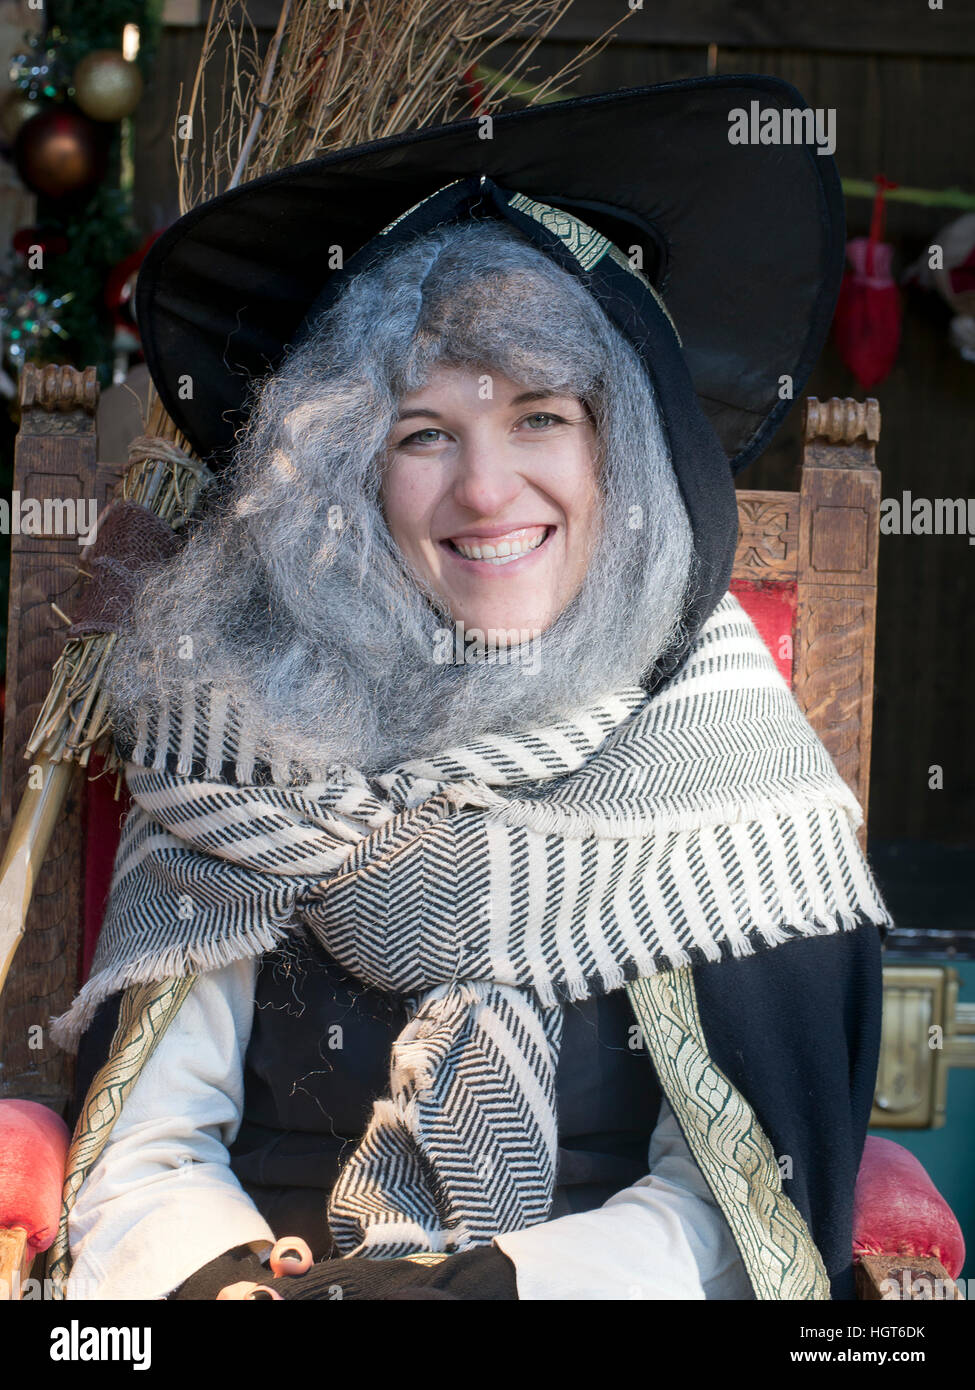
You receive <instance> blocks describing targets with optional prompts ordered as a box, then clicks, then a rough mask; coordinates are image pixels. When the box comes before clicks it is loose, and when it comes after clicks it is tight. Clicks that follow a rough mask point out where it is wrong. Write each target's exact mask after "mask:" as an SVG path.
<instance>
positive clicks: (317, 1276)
mask: <svg viewBox="0 0 975 1390" xmlns="http://www.w3.org/2000/svg"><path fill="white" fill-rule="evenodd" d="M244 1280H247V1281H249V1282H253V1283H255V1284H261V1285H263V1286H265V1287H266V1288H269V1289H274V1291H275V1292H276V1293H278V1294H280V1295H281V1297H282V1299H284V1300H286V1301H289V1302H290V1301H293V1300H302V1299H303V1300H306V1301H315V1302H321V1303H325V1302H330V1301H335V1302H337V1301H340V1300H343V1299H349V1298H352V1299H371V1300H374V1301H375V1300H386V1299H396V1300H399V1299H407V1298H409V1299H412V1298H421V1299H426V1298H448V1299H458V1300H459V1299H477V1300H480V1301H481V1302H496V1301H499V1300H502V1299H517V1297H518V1286H517V1281H516V1277H515V1267H514V1265H513V1264H512V1262H511V1260H509V1259H508V1257H507V1255H505V1254H504V1252H503V1251H501V1250H498V1249H497V1248H496V1247H495V1246H493V1245H482V1246H478V1247H477V1249H475V1250H463V1251H461V1252H460V1253H459V1254H457V1255H448V1256H447V1258H446V1259H445V1260H441V1261H440V1262H439V1263H438V1264H431V1265H423V1264H418V1263H416V1261H414V1260H402V1259H401V1260H370V1259H362V1258H358V1257H357V1258H354V1259H347V1260H322V1261H320V1262H319V1263H318V1264H314V1265H312V1267H311V1268H310V1269H309V1270H308V1272H307V1273H306V1274H297V1275H296V1274H289V1275H281V1276H278V1277H275V1276H273V1275H272V1274H271V1272H270V1270H269V1269H268V1267H267V1265H265V1264H263V1263H262V1262H261V1259H260V1257H259V1256H257V1255H255V1254H254V1252H253V1250H251V1249H250V1247H249V1246H246V1245H239V1246H237V1247H236V1248H235V1249H233V1250H228V1251H227V1252H226V1254H224V1255H218V1256H217V1258H216V1259H215V1260H211V1261H210V1263H209V1264H206V1265H204V1266H203V1268H202V1269H199V1270H197V1272H196V1273H195V1274H191V1275H190V1277H189V1279H187V1280H186V1281H185V1282H184V1283H182V1284H181V1285H180V1286H179V1288H178V1289H175V1290H174V1291H173V1292H172V1293H171V1294H170V1295H169V1298H170V1299H171V1300H173V1299H175V1300H180V1299H215V1298H216V1296H217V1294H218V1293H219V1292H220V1290H221V1289H223V1288H226V1287H227V1285H228V1284H237V1283H240V1282H242V1281H244ZM260 1297H261V1295H260V1294H258V1295H257V1298H258V1299H260Z"/></svg>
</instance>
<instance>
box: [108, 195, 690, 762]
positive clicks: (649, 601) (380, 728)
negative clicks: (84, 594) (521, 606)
mask: <svg viewBox="0 0 975 1390" xmlns="http://www.w3.org/2000/svg"><path fill="white" fill-rule="evenodd" d="M441 365H444V366H447V365H449V366H462V367H469V368H477V369H481V370H491V369H494V370H497V371H500V372H503V373H504V374H505V375H507V376H508V377H510V378H512V379H513V380H515V381H517V382H521V383H524V384H525V387H526V389H548V390H553V391H559V392H562V393H566V392H567V393H570V394H573V395H576V396H577V397H579V399H580V400H581V401H583V402H584V404H585V405H586V407H587V409H588V410H589V412H590V413H591V418H592V419H593V422H594V424H595V428H596V435H597V439H598V441H599V458H598V460H597V464H598V468H599V480H600V524H599V527H598V534H597V537H596V539H595V541H594V548H593V553H592V557H591V560H590V563H589V568H588V570H587V573H586V577H585V579H584V581H583V584H582V587H581V588H580V590H579V592H578V593H577V594H576V595H575V597H574V598H573V599H572V600H571V602H570V603H569V604H568V605H567V606H566V608H565V609H564V610H563V611H562V613H561V614H560V615H559V616H558V617H557V618H556V619H555V620H554V622H553V623H552V624H551V625H550V626H549V628H548V629H547V630H546V631H545V632H544V633H543V634H542V635H541V637H540V638H536V639H535V640H536V641H538V642H539V643H540V648H539V655H540V659H539V660H537V661H527V660H519V659H517V657H518V649H517V647H516V648H514V649H511V648H509V650H508V653H507V657H506V659H501V657H500V653H495V656H494V658H493V659H492V658H490V657H489V656H487V655H485V656H483V659H479V660H473V661H472V660H462V661H452V660H446V661H445V660H444V659H443V657H442V655H440V656H438V655H437V653H438V652H440V653H442V651H443V646H444V633H445V630H446V629H448V628H451V626H452V622H453V620H452V618H451V615H450V614H449V612H447V611H446V610H445V606H444V604H443V602H442V600H440V599H438V597H437V596H436V595H435V594H432V593H430V592H428V591H426V590H425V588H424V586H423V584H422V582H421V581H420V579H419V577H418V576H417V575H416V574H415V573H414V572H413V570H412V568H411V567H410V566H409V565H408V563H407V561H406V558H405V556H404V555H403V554H402V552H401V551H400V550H399V548H398V547H397V546H396V545H395V543H394V542H393V540H392V537H391V535H390V532H389V529H388V527H387V524H386V521H385V518H384V516H383V511H382V507H381V503H380V486H381V481H382V475H383V466H384V461H385V458H386V451H387V439H388V436H389V434H390V431H391V430H392V428H393V425H394V422H395V420H396V414H397V409H398V403H399V400H400V398H401V397H402V396H403V395H405V394H407V393H410V392H413V391H416V390H418V389H420V388H421V387H422V386H423V385H425V384H426V382H427V380H428V378H429V375H430V373H431V372H432V371H433V370H434V369H435V368H436V367H438V366H441ZM693 559H694V551H693V541H692V534H691V527H690V523H689V521H688V517H687V513H686V510H685V508H684V505H683V502H682V500H681V496H680V492H679V489H678V485H677V480H676V478H675V476H674V473H673V470H672V468H671V464H670V458H669V453H668V449H667V445H666V441H665V438H664V433H663V429H662V426H661V422H660V420H659V418H658V413H657V408H656V405H655V401H654V395H653V391H652V387H651V385H650V382H649V380H648V378H647V375H646V372H645V370H644V368H643V367H642V365H641V363H640V361H639V358H638V356H637V354H636V352H635V351H634V349H633V348H632V347H631V345H630V344H629V343H628V342H627V341H626V339H625V338H624V337H623V336H622V334H620V333H619V331H618V330H617V329H616V328H615V327H614V325H613V324H612V323H611V322H610V320H609V319H608V317H607V316H606V314H605V313H604V311H603V310H602V308H601V307H600V306H599V305H598V304H597V302H596V301H595V300H594V299H593V297H592V296H591V295H590V294H589V292H588V291H587V290H586V289H585V287H584V286H583V285H582V284H581V283H580V282H579V281H578V280H577V279H576V278H575V277H574V276H573V275H571V274H570V273H569V272H567V271H565V270H563V269H562V268H561V267H559V266H558V265H556V264H555V263H554V262H553V261H552V260H551V259H550V258H549V257H547V256H546V255H545V254H544V253H543V252H541V251H539V250H538V249H537V248H536V247H534V246H532V245H531V244H530V243H529V242H528V241H527V240H526V239H525V238H524V237H522V236H521V234H520V233H518V232H517V231H516V230H515V229H514V228H511V227H509V226H507V225H505V224H501V223H494V222H490V223H483V222H481V223H468V224H465V225H461V226H452V227H445V228H439V229H436V230H435V231H433V232H429V233H427V234H426V235H424V236H423V237H421V238H418V239H417V240H415V241H413V242H411V243H408V244H407V245H406V246H405V247H401V248H400V249H398V250H397V251H396V252H395V254H392V255H388V256H386V257H384V258H383V259H382V260H381V261H380V262H378V263H377V264H374V265H373V266H372V267H371V268H370V269H368V270H367V271H365V272H363V273H361V274H359V275H357V276H355V277H353V278H352V279H351V280H350V281H349V283H348V284H347V285H346V286H345V288H344V289H343V291H342V294H341V295H340V296H339V298H338V299H336V301H335V302H334V303H333V304H332V305H331V306H330V308H329V309H328V310H327V311H326V312H325V313H323V314H322V315H321V316H320V317H319V319H318V320H317V321H316V322H315V323H313V324H311V325H310V329H309V331H308V333H307V335H306V336H305V337H303V338H301V339H299V340H297V341H296V342H295V343H294V344H292V345H291V346H290V347H289V349H288V351H287V352H286V353H285V356H284V358H283V360H282V362H281V364H280V365H279V368H278V370H277V371H276V372H275V373H274V374H273V375H271V376H269V377H267V378H266V379H265V380H264V381H263V382H262V383H260V384H259V385H255V386H254V387H253V390H252V403H251V407H250V413H249V416H248V419H247V423H246V425H245V426H244V427H243V428H242V430H241V431H240V432H239V433H238V437H237V441H236V446H235V451H234V463H233V466H232V468H231V469H229V470H228V471H227V473H226V474H225V475H224V476H223V478H222V479H221V482H220V483H219V484H218V485H217V486H216V487H215V488H214V489H211V495H210V496H209V497H208V498H206V499H205V502H204V506H203V507H202V510H201V513H200V517H199V520H198V521H197V522H195V523H194V524H192V525H191V527H190V534H189V537H188V540H187V543H186V545H185V547H184V548H183V550H182V551H181V552H180V553H179V554H178V555H177V556H175V557H174V558H173V559H172V560H170V561H169V562H167V563H166V564H165V565H163V566H161V567H159V568H157V569H156V570H155V571H154V572H153V573H152V574H151V576H150V578H149V580H148V581H147V583H146V584H145V585H144V587H143V589H142V592H141V594H140V595H139V597H138V600H137V602H136V605H135V608H134V610H133V614H132V620H131V622H130V624H129V626H128V627H127V629H126V630H125V631H123V633H121V634H120V637H119V640H118V642H117V644H116V649H115V652H114V655H113V659H112V663H111V667H110V670H109V672H108V675H107V688H108V690H109V694H110V699H111V702H112V713H113V717H114V720H115V723H116V727H117V728H118V729H119V730H120V731H124V732H125V733H126V734H127V735H128V736H129V737H134V732H135V727H136V723H135V721H136V716H137V714H138V712H139V710H140V708H141V709H142V710H143V711H146V710H152V709H153V708H154V707H156V706H157V704H158V702H159V701H160V700H165V701H167V702H169V703H171V704H175V703H177V702H178V700H179V698H180V692H181V691H182V690H183V689H184V687H185V683H186V682H187V681H188V680H190V681H193V682H197V681H201V682H202V681H206V682H213V683H215V684H216V686H217V688H218V689H221V690H223V689H226V690H227V691H229V692H230V697H231V699H232V700H234V701H235V702H237V704H238V706H239V707H240V709H241V710H243V711H245V716H244V717H245V718H246V720H247V721H248V723H249V725H250V728H251V730H252V736H253V737H254V739H255V741H256V744H257V747H258V749H260V750H264V753H262V754H261V756H264V755H265V754H266V760H267V761H268V762H271V761H272V760H278V761H280V760H281V759H286V760H287V761H288V763H289V764H290V765H291V767H292V768H293V769H294V770H295V771H294V776H295V777H296V778H298V779H299V780H303V779H305V778H307V777H313V776H315V775H321V774H320V769H321V768H323V767H326V766H328V765H329V764H343V765H351V766H353V767H357V768H359V769H360V770H361V771H363V772H365V773H367V774H368V773H374V772H379V771H382V770H385V769H387V768H389V767H390V766H392V765H394V764H395V763H397V762H400V761H402V760H404V759H407V758H411V757H420V756H424V755H427V754H430V753H433V752H437V751H441V750H443V749H445V748H449V747H451V746H453V745H456V744H458V743H464V742H469V741H470V740H471V738H472V737H476V736H477V735H478V734H480V733H484V732H488V731H490V732H497V733H510V732H513V731H516V730H519V729H525V728H530V727H532V726H533V725H538V724H540V723H544V722H553V721H555V720H557V719H559V718H561V717H563V716H564V715H566V714H568V713H569V712H570V711H571V710H573V709H574V708H577V707H579V706H580V705H584V704H586V703H589V702H591V701H593V700H595V699H598V698H599V697H601V696H603V695H605V694H607V693H609V692H610V691H612V690H615V689H618V688H619V687H620V686H622V685H626V684H633V683H636V682H638V681H639V679H640V676H641V675H642V674H643V673H644V672H645V671H646V670H647V668H648V667H649V666H651V664H652V663H653V662H654V660H655V659H656V658H657V657H658V656H659V655H660V654H661V653H662V652H664V651H666V650H667V649H668V648H669V647H670V646H671V645H672V644H673V643H674V642H676V641H678V640H679V639H680V637H681V635H682V631H683V628H682V607H683V601H684V597H685V594H686V592H687V587H688V583H689V580H690V576H691V566H692V563H693ZM316 770H318V771H317V774H316Z"/></svg>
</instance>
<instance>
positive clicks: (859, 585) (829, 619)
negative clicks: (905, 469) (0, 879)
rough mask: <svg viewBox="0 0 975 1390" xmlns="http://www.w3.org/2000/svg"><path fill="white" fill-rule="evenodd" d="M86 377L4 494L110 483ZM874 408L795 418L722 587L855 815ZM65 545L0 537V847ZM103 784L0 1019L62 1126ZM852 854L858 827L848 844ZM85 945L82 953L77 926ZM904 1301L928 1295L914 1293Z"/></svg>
mask: <svg viewBox="0 0 975 1390" xmlns="http://www.w3.org/2000/svg"><path fill="white" fill-rule="evenodd" d="M97 401H98V385H97V381H96V377H95V371H94V368H87V369H86V370H85V371H76V370H74V369H73V368H70V367H46V368H44V369H36V368H34V367H31V366H28V367H26V368H25V370H24V373H23V377H22V381H21V408H22V419H21V425H20V432H19V436H18V440H17V447H16V459H15V477H14V490H15V497H16V495H17V494H18V493H19V494H20V495H21V496H22V497H28V496H29V497H32V498H39V499H44V498H51V499H55V498H60V499H64V498H68V497H73V498H79V499H80V498H93V499H95V501H96V503H97V506H98V509H99V512H100V511H101V509H102V508H103V507H104V506H105V505H107V503H108V501H109V500H110V496H111V489H112V487H113V485H114V483H115V482H116V481H117V478H118V476H119V474H120V472H121V469H120V468H119V467H118V466H115V465H112V466H108V465H102V464H100V463H99V462H98V460H97V438H96V427H95V411H96V406H97ZM879 431H880V411H879V407H878V405H877V402H876V401H873V400H868V401H866V402H858V401H853V400H844V401H841V400H835V399H834V400H832V401H830V402H828V403H821V402H819V401H817V400H815V399H813V398H810V399H809V400H807V402H806V404H805V422H804V445H803V457H802V467H801V481H800V487H799V490H798V491H797V492H772V491H764V492H762V491H747V490H742V491H739V493H738V505H739V518H740V536H739V544H738V550H737V555H736V559H735V566H734V576H733V583H732V587H733V590H734V591H735V593H736V594H737V595H738V597H739V599H740V601H741V602H742V604H743V606H744V607H745V608H746V609H747V610H748V611H749V613H750V615H751V616H752V618H753V620H754V621H755V623H756V625H757V626H758V628H759V631H760V632H761V634H762V636H763V638H764V640H765V641H766V643H767V644H768V646H769V649H770V650H771V652H772V654H773V656H774V657H775V658H776V660H777V662H778V663H779V667H780V669H781V670H782V671H783V674H784V675H785V676H786V677H787V679H790V680H791V682H792V686H793V690H794V692H795V695H796V698H797V699H798V702H799V704H800V706H801V707H802V709H803V711H804V712H805V714H806V716H807V717H808V719H809V720H810V722H811V723H812V725H813V727H814V728H815V729H816V732H817V733H818V734H819V736H820V737H821V738H822V740H823V742H824V743H825V745H826V747H827V749H828V750H829V752H830V755H831V756H832V758H833V760H834V762H835V763H836V766H837V768H838V770H839V772H840V773H841V775H842V776H843V777H844V779H845V780H846V782H847V783H848V785H849V786H850V787H851V788H852V790H853V792H854V793H855V795H856V796H857V799H858V800H859V802H860V804H861V805H862V806H863V807H864V810H865V811H866V807H867V805H868V795H869V769H870V738H871V710H872V703H873V651H874V631H875V621H876V599H877V543H878V526H879V508H880V475H879V472H878V470H877V468H876V465H875V461H874V452H875V447H876V443H877V440H878V437H879ZM79 552H80V547H79V544H78V542H77V540H76V539H75V538H74V537H71V536H56V535H49V536H48V535H45V536H43V537H41V536H33V535H31V536H27V535H16V534H15V535H12V536H11V576H10V621H9V630H8V642H7V693H6V710H5V714H4V724H3V760H2V806H0V833H2V835H3V837H4V839H6V835H7V832H8V831H9V827H10V823H11V819H12V816H13V814H14V812H15V811H16V808H17V805H18V803H19V800H20V796H21V793H22V791H23V788H24V785H25V782H26V778H27V773H28V765H27V763H26V762H25V760H24V758H23V749H24V747H25V744H26V742H27V739H28V737H29V735H30V732H31V730H32V728H33V725H34V721H35V718H36V716H37V713H38V710H39V708H40V705H41V703H42V702H43V700H44V697H45V695H46V693H47V689H48V680H49V675H50V671H51V667H52V665H53V663H54V661H55V659H56V658H57V656H58V655H59V652H60V649H61V646H62V634H63V632H64V627H65V621H66V619H65V617H63V616H60V615H59V613H58V610H60V613H61V614H63V615H70V614H71V613H72V612H73V610H74V607H75V604H76V601H77V599H78V596H79V593H80V589H81V584H82V583H83V577H82V575H81V574H80V572H79ZM113 787H114V779H111V785H110V779H108V778H105V777H102V778H101V779H100V780H91V774H90V773H89V776H88V777H85V776H83V775H81V774H76V776H75V780H74V782H73V787H72V791H71V794H70V795H69V797H68V800H67V804H66V805H65V807H64V810H63V813H62V815H61V817H60V820H59V822H58V824H57V827H56V829H55V831H54V835H53V839H52V842H51V848H50V851H49V854H48V858H47V861H46V864H45V867H44V868H43V870H42V872H41V875H40V877H39V880H38V884H37V888H36V890H35V894H34V899H33V903H32V906H31V909H30V915H29V919H28V928H27V934H26V937H25V939H24V941H23V943H22V945H21V947H20V950H19V952H18V954H17V957H16V958H15V961H14V964H13V968H12V970H11V973H10V976H9V978H8V981H7V984H6V988H5V990H4V994H3V998H2V1005H0V1059H2V1069H0V1096H3V1097H12V1098H22V1099H30V1100H34V1101H40V1102H41V1103H43V1104H44V1105H46V1106H48V1107H50V1108H52V1109H54V1110H56V1111H58V1112H59V1113H62V1114H63V1113H64V1111H65V1109H66V1107H67V1104H68V1101H69V1096H70V1094H71V1090H72V1059H71V1058H70V1057H69V1056H67V1055H66V1054H64V1053H62V1052H60V1051H59V1050H58V1049H57V1048H56V1047H54V1046H53V1044H49V1043H48V1042H47V1040H46V1030H45V1024H46V1020H47V1018H48V1017H49V1016H50V1015H52V1014H58V1013H60V1012H61V1011H63V1010H64V1009H65V1008H66V1007H67V1005H68V1003H69V1002H70V1000H71V998H72V996H73V995H74V993H75V991H76V989H77V988H78V986H79V984H80V983H81V982H82V979H83V975H84V972H85V969H86V965H87V961H88V960H89V959H90V953H91V948H92V946H93V936H94V932H95V931H96V930H97V926H98V924H99V923H100V920H101V914H102V912H103V910H104V902H105V897H106V894H107V889H108V877H109V872H110V869H111V861H112V858H113V857H114V851H115V845H116V844H117V840H118V834H119V826H120V820H121V817H122V813H123V812H124V809H125V806H126V798H125V796H124V795H123V798H122V799H121V800H120V801H114V800H113V796H112V792H113ZM860 834H861V843H863V844H864V845H865V842H866V826H865V825H864V827H863V829H862V830H861V832H860ZM86 922H87V925H88V940H87V943H86V942H85V924H86ZM895 1267H896V1268H897V1269H898V1270H907V1271H909V1274H910V1278H909V1279H905V1280H904V1281H903V1282H902V1286H903V1288H904V1290H905V1292H904V1293H903V1295H902V1296H904V1297H910V1296H912V1295H911V1293H910V1290H911V1289H913V1288H914V1287H915V1282H914V1281H915V1279H919V1278H923V1277H925V1276H927V1277H928V1278H929V1279H931V1280H938V1279H940V1280H943V1281H944V1282H943V1283H942V1284H940V1285H938V1287H939V1288H941V1289H943V1290H947V1293H945V1294H944V1295H943V1296H947V1297H956V1296H960V1295H958V1293H957V1289H956V1288H955V1286H954V1285H953V1283H952V1281H951V1280H950V1278H949V1277H948V1275H947V1272H946V1271H945V1270H944V1268H943V1266H942V1265H941V1264H940V1263H939V1261H938V1260H936V1259H933V1258H930V1257H925V1258H924V1259H916V1258H912V1257H905V1256H903V1255H901V1254H899V1253H898V1252H897V1251H890V1252H887V1253H885V1254H883V1255H877V1256H869V1257H866V1258H864V1259H862V1260H861V1261H860V1262H859V1265H858V1296H859V1297H861V1298H880V1297H883V1296H887V1297H890V1296H892V1295H891V1294H890V1292H889V1291H888V1292H887V1294H886V1295H885V1294H884V1293H883V1292H882V1291H881V1281H882V1280H883V1279H884V1277H885V1276H886V1275H887V1274H888V1273H889V1272H890V1269H891V1268H895ZM914 1296H927V1297H930V1296H931V1295H930V1293H927V1294H926V1295H920V1294H915V1295H914Z"/></svg>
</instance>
